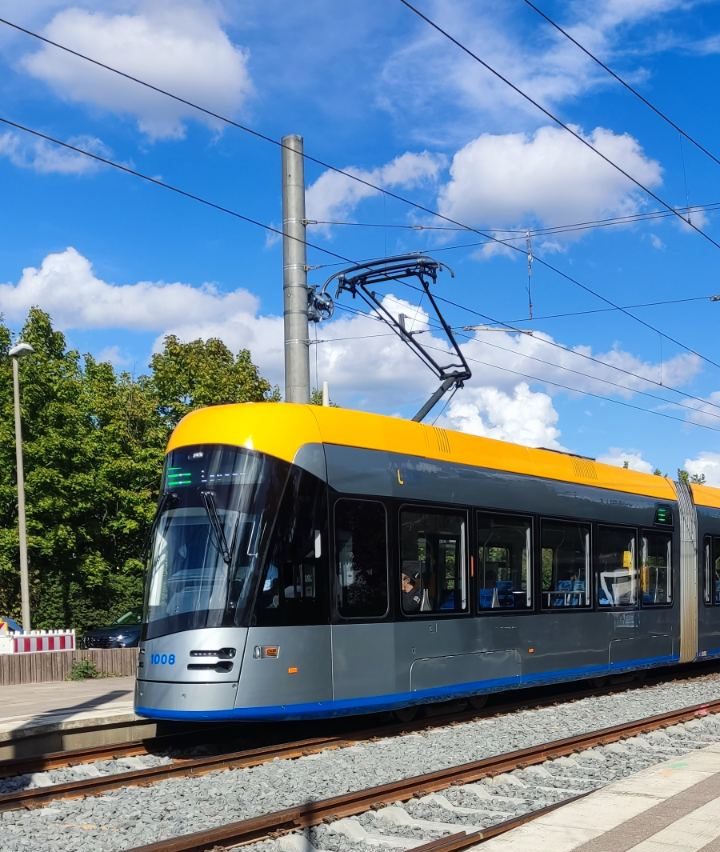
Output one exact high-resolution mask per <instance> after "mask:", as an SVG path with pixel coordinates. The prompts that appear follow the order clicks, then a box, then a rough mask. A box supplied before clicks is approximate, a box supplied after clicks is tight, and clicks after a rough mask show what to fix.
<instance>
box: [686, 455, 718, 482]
mask: <svg viewBox="0 0 720 852" xmlns="http://www.w3.org/2000/svg"><path fill="white" fill-rule="evenodd" d="M683 467H684V468H685V470H686V471H687V472H688V473H689V474H690V476H703V475H704V476H705V484H706V485H714V486H715V487H716V488H717V487H720V453H712V452H709V451H703V452H701V453H700V454H699V455H698V456H697V457H696V458H694V459H685V463H684V464H683Z"/></svg>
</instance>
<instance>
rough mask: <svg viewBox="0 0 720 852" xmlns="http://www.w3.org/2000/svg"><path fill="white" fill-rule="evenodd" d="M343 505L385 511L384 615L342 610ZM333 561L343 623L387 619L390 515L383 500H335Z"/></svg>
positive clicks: (337, 608) (336, 593)
mask: <svg viewBox="0 0 720 852" xmlns="http://www.w3.org/2000/svg"><path fill="white" fill-rule="evenodd" d="M341 503H365V504H371V505H374V506H380V508H381V509H382V510H383V516H384V533H385V535H384V539H385V542H384V544H385V609H384V611H383V612H382V613H378V614H373V615H346V614H345V613H344V612H343V610H342V600H341V591H342V589H343V588H344V586H343V584H342V577H341V566H340V561H339V555H340V554H339V551H338V535H337V531H338V526H337V509H338V506H339V505H340V504H341ZM332 520H333V526H332V530H333V560H334V570H335V611H336V613H337V615H338V617H339V618H340V619H342V620H343V621H353V622H356V621H382V620H383V619H385V618H387V616H388V613H389V611H390V548H389V545H390V542H389V538H390V537H389V532H390V526H389V514H388V508H387V506H386V505H385V503H383V502H382V501H381V500H373V499H372V498H362V497H346V496H343V497H339V498H338V499H337V500H335V503H334V505H333V513H332Z"/></svg>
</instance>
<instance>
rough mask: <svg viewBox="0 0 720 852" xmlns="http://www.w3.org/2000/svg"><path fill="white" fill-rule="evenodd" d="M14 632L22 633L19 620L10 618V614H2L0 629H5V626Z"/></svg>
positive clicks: (0, 616)
mask: <svg viewBox="0 0 720 852" xmlns="http://www.w3.org/2000/svg"><path fill="white" fill-rule="evenodd" d="M3 625H5V627H7V629H8V630H9V631H10V632H11V633H12V632H15V633H22V627H21V625H20V623H19V622H18V621H15V619H14V618H10V616H9V615H0V631H4V630H5V627H3Z"/></svg>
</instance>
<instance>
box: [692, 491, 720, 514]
mask: <svg viewBox="0 0 720 852" xmlns="http://www.w3.org/2000/svg"><path fill="white" fill-rule="evenodd" d="M690 489H691V491H692V495H693V500H694V501H695V503H696V504H697V505H698V506H710V507H711V508H713V509H720V488H711V487H710V486H709V485H691V486H690Z"/></svg>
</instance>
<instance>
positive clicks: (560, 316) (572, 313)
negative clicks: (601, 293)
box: [453, 293, 720, 331]
mask: <svg viewBox="0 0 720 852" xmlns="http://www.w3.org/2000/svg"><path fill="white" fill-rule="evenodd" d="M708 301H710V302H720V296H718V295H717V294H715V293H713V294H712V295H710V296H688V297H687V298H686V299H661V300H660V301H657V302H639V303H637V304H634V305H624V306H623V307H625V308H655V307H657V306H659V305H682V304H685V303H686V302H708ZM616 310H617V308H591V309H589V310H585V311H568V312H567V313H563V314H541V315H537V314H536V315H535V316H534V317H532V318H530V317H527V316H524V317H518V318H517V319H509V320H502V324H505V325H507V324H508V323H512V324H517V323H520V322H536V321H537V320H549V319H563V318H566V317H582V316H585V315H587V314H606V313H612V312H613V311H616ZM454 330H455V329H453V331H454Z"/></svg>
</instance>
